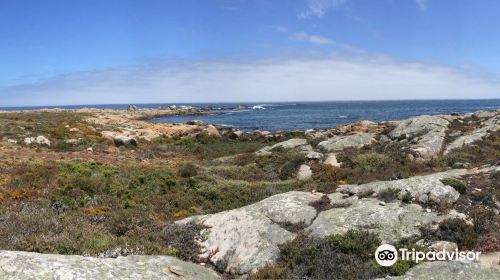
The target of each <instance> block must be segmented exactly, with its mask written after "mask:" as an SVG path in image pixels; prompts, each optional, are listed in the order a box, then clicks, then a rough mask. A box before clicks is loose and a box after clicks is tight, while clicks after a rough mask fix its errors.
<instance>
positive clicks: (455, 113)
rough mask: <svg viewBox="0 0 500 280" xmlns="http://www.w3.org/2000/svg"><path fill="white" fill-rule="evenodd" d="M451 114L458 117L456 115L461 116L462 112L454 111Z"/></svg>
mask: <svg viewBox="0 0 500 280" xmlns="http://www.w3.org/2000/svg"><path fill="white" fill-rule="evenodd" d="M450 115H451V116H454V117H456V116H460V113H457V112H453V113H451V114H450Z"/></svg>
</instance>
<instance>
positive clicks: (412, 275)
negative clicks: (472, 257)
mask: <svg viewBox="0 0 500 280" xmlns="http://www.w3.org/2000/svg"><path fill="white" fill-rule="evenodd" d="M385 279H391V280H419V279H422V280H428V279H433V280H448V279H455V280H471V279H474V280H491V279H500V270H499V269H493V268H482V267H481V266H480V265H479V264H478V263H473V262H459V261H434V262H424V263H420V264H419V265H416V266H415V267H413V268H411V269H410V270H408V272H406V274H405V275H402V276H388V277H386V278H385Z"/></svg>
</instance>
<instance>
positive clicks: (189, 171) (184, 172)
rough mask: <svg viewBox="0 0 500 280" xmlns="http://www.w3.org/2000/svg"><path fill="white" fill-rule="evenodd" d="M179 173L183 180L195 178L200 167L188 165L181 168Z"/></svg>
mask: <svg viewBox="0 0 500 280" xmlns="http://www.w3.org/2000/svg"><path fill="white" fill-rule="evenodd" d="M178 173H179V176H181V177H183V178H189V177H194V176H196V175H198V167H197V166H196V165H194V164H192V163H186V164H183V165H181V166H180V167H179V171H178Z"/></svg>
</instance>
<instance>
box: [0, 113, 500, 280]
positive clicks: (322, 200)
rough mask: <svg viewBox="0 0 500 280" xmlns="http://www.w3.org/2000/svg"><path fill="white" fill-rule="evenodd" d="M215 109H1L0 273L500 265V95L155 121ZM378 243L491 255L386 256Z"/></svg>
mask: <svg viewBox="0 0 500 280" xmlns="http://www.w3.org/2000/svg"><path fill="white" fill-rule="evenodd" d="M214 109H218V108H203V109H195V108H190V107H170V108H157V109H138V108H137V107H135V106H133V105H130V106H129V107H128V109H127V110H111V109H92V108H85V109H77V110H68V109H41V110H25V111H8V112H7V111H0V228H1V229H0V250H2V251H0V268H1V269H0V278H1V279H30V278H31V279H212V278H213V279H232V278H237V279H238V278H243V279H299V278H300V279H304V278H308V279H346V278H350V279H375V278H384V277H386V278H388V279H428V278H429V277H430V276H433V277H435V278H436V279H447V278H454V279H498V278H499V277H500V265H499V262H500V215H499V214H500V203H499V199H500V110H494V111H478V112H474V113H470V114H458V113H454V114H450V115H433V116H428V115H422V116H417V117H413V118H410V119H405V120H393V121H385V122H373V121H368V120H365V121H359V122H356V123H350V124H345V125H341V126H337V127H332V128H330V129H308V130H300V131H276V132H269V131H242V130H239V129H238V128H234V127H228V126H219V125H214V124H208V123H204V122H201V121H191V122H187V123H153V122H149V121H148V120H149V119H151V118H155V117H159V116H172V115H188V114H189V115H201V114H212V113H213V112H214ZM231 109H246V108H244V107H241V108H231ZM382 243H389V244H392V245H394V246H396V247H397V248H398V247H405V248H417V249H418V250H423V251H439V250H442V249H446V250H450V251H454V250H456V249H457V250H474V251H480V252H482V257H481V259H480V261H479V262H458V261H446V262H425V263H421V264H417V263H414V262H411V261H398V262H397V263H396V264H395V265H393V266H392V267H382V266H379V265H377V264H376V262H375V259H374V253H375V249H376V248H377V247H378V246H379V245H380V244H382ZM68 255H69V256H68Z"/></svg>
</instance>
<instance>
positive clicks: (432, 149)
mask: <svg viewBox="0 0 500 280" xmlns="http://www.w3.org/2000/svg"><path fill="white" fill-rule="evenodd" d="M449 124H450V122H449V121H447V120H446V119H444V118H442V117H438V116H426V115H423V116H418V117H414V118H410V119H407V120H404V121H402V122H401V123H400V124H399V125H398V126H397V127H396V128H394V129H393V130H392V131H391V132H390V133H389V137H390V138H392V139H394V140H397V139H398V140H400V139H406V140H408V141H409V143H410V145H409V146H410V148H411V150H412V151H413V152H415V153H416V154H417V155H418V156H419V157H421V158H431V157H433V156H435V155H437V154H438V153H440V152H441V149H442V147H443V143H444V139H445V136H446V130H447V129H448V125H449Z"/></svg>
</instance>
